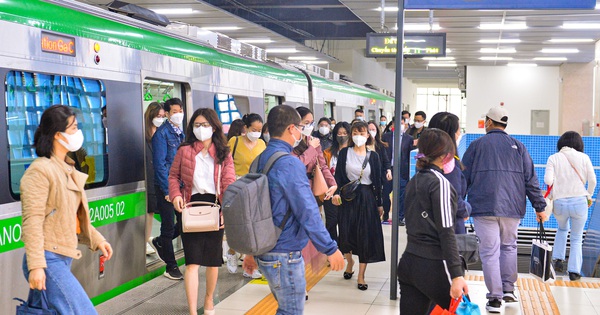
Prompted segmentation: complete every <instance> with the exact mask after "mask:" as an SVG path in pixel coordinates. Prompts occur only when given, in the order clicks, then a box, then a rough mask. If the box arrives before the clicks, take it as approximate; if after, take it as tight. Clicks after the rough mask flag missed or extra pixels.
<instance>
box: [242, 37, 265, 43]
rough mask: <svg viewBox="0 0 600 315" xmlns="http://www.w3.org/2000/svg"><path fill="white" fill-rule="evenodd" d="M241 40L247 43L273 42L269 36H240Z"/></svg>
mask: <svg viewBox="0 0 600 315" xmlns="http://www.w3.org/2000/svg"><path fill="white" fill-rule="evenodd" d="M239 41H240V42H242V43H246V44H269V43H272V42H273V40H272V39H269V38H240V39H239Z"/></svg>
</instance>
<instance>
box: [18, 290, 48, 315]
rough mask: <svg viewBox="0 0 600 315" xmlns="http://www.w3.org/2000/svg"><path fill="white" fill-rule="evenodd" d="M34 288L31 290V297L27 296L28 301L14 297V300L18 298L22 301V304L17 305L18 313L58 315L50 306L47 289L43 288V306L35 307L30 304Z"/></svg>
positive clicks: (21, 314)
mask: <svg viewBox="0 0 600 315" xmlns="http://www.w3.org/2000/svg"><path fill="white" fill-rule="evenodd" d="M32 293H33V290H29V297H28V298H27V302H25V301H23V300H21V299H19V298H14V299H13V300H17V301H20V302H21V305H17V315H58V313H57V312H56V311H55V310H52V309H50V308H49V307H48V297H47V296H46V291H43V290H42V299H41V300H42V307H41V308H39V307H35V306H32V305H31V304H29V303H30V302H31V296H32Z"/></svg>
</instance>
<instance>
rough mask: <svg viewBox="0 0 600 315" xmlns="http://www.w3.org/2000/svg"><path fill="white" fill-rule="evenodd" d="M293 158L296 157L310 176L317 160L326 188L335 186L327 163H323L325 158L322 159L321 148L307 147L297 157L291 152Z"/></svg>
mask: <svg viewBox="0 0 600 315" xmlns="http://www.w3.org/2000/svg"><path fill="white" fill-rule="evenodd" d="M292 155H293V156H297V157H298V158H299V159H300V161H302V163H304V165H305V166H306V173H310V174H312V172H313V171H314V169H315V166H316V165H317V160H318V161H319V166H321V171H322V172H323V177H325V182H327V186H328V187H331V186H335V185H337V184H336V183H335V178H334V177H333V175H331V171H330V170H329V167H328V166H327V162H326V161H325V157H323V152H322V151H321V146H318V147H317V148H316V149H315V148H313V147H312V146H310V145H309V146H308V149H306V151H304V153H302V155H300V156H298V155H296V153H294V151H292Z"/></svg>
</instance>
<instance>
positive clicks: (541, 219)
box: [535, 211, 549, 222]
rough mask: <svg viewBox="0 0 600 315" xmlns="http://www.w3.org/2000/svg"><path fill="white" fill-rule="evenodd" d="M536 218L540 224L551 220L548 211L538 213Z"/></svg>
mask: <svg viewBox="0 0 600 315" xmlns="http://www.w3.org/2000/svg"><path fill="white" fill-rule="evenodd" d="M535 216H536V220H537V221H538V222H546V221H548V219H549V217H548V215H547V214H546V211H542V212H536V213H535Z"/></svg>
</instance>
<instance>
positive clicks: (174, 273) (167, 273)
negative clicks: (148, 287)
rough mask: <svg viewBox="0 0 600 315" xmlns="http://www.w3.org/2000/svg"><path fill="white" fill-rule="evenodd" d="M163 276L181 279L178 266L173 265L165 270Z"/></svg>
mask: <svg viewBox="0 0 600 315" xmlns="http://www.w3.org/2000/svg"><path fill="white" fill-rule="evenodd" d="M163 276H165V277H167V278H169V279H171V280H183V274H182V273H181V271H179V267H175V268H173V269H171V270H165V273H164V274H163Z"/></svg>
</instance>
